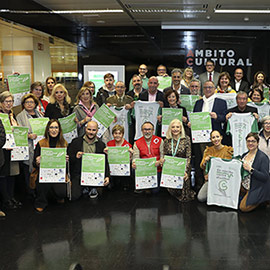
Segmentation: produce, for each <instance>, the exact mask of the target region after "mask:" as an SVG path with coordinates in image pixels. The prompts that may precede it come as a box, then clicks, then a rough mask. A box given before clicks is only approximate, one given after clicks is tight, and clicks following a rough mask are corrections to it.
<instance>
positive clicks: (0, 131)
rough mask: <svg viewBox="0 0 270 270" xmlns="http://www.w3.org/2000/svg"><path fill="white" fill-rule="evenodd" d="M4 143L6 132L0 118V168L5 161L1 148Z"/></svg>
mask: <svg viewBox="0 0 270 270" xmlns="http://www.w3.org/2000/svg"><path fill="white" fill-rule="evenodd" d="M5 143H6V132H5V129H4V126H3V124H2V121H1V120H0V168H1V167H2V166H3V164H4V163H5V158H4V153H3V149H2V147H3V146H4V144H5Z"/></svg>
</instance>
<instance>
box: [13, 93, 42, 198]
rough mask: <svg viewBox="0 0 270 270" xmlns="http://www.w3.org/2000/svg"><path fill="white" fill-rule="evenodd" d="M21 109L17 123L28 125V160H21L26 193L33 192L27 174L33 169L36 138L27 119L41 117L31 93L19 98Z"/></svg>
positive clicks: (36, 100)
mask: <svg viewBox="0 0 270 270" xmlns="http://www.w3.org/2000/svg"><path fill="white" fill-rule="evenodd" d="M21 104H22V109H23V110H22V111H21V112H20V113H19V114H18V115H17V121H18V124H19V125H20V126H22V127H28V147H29V160H25V161H23V171H24V177H25V181H26V190H27V192H28V194H33V192H32V191H31V190H30V188H29V176H30V173H31V172H32V169H33V165H32V163H33V157H34V143H33V141H34V139H36V138H37V134H34V133H33V132H32V127H31V125H30V122H29V119H32V118H41V117H43V116H42V114H41V112H39V110H38V109H37V108H38V105H39V100H38V99H37V98H36V96H34V95H33V94H26V95H24V96H23V97H22V100H21Z"/></svg>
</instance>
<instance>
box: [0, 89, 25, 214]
mask: <svg viewBox="0 0 270 270" xmlns="http://www.w3.org/2000/svg"><path fill="white" fill-rule="evenodd" d="M13 103H14V97H13V95H12V94H11V93H10V92H9V91H4V92H2V93H1V94H0V112H1V113H5V114H7V115H8V117H9V122H10V125H11V126H18V123H17V121H16V118H15V115H14V114H13V111H12V108H13ZM3 152H4V160H5V161H4V165H3V166H2V168H1V169H0V191H1V197H2V200H3V206H4V208H7V209H16V208H18V207H20V206H21V205H22V204H21V203H20V202H19V201H17V200H16V199H15V198H14V186H15V176H16V175H19V174H20V168H19V162H18V161H11V149H3Z"/></svg>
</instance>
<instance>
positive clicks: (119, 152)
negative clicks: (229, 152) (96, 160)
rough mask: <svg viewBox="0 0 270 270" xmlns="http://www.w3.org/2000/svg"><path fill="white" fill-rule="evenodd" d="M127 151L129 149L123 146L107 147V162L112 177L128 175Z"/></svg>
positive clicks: (128, 161) (128, 160) (128, 157)
mask: <svg viewBox="0 0 270 270" xmlns="http://www.w3.org/2000/svg"><path fill="white" fill-rule="evenodd" d="M128 150H129V148H128V147H125V146H124V147H122V146H116V147H109V150H108V160H109V165H110V174H111V175H112V176H114V175H119V176H128V175H130V155H129V151H128Z"/></svg>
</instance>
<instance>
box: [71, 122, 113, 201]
mask: <svg viewBox="0 0 270 270" xmlns="http://www.w3.org/2000/svg"><path fill="white" fill-rule="evenodd" d="M97 133H98V124H97V122H95V121H90V122H88V123H87V124H86V127H85V135H84V136H83V137H78V138H75V139H73V140H72V142H71V143H70V144H69V146H68V155H69V161H70V174H71V183H72V185H71V194H72V199H73V200H76V199H79V198H80V196H81V195H82V191H83V187H82V186H81V167H82V156H83V154H84V153H98V154H104V148H105V147H106V146H105V144H104V143H103V142H102V141H101V140H100V139H98V138H97ZM104 155H105V179H104V186H107V185H108V184H109V176H110V174H109V172H110V170H109V165H108V160H107V155H106V154H104ZM101 193H102V188H101V187H99V188H92V189H91V190H90V192H89V197H90V198H92V199H93V198H96V197H97V196H98V195H99V194H101Z"/></svg>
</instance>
